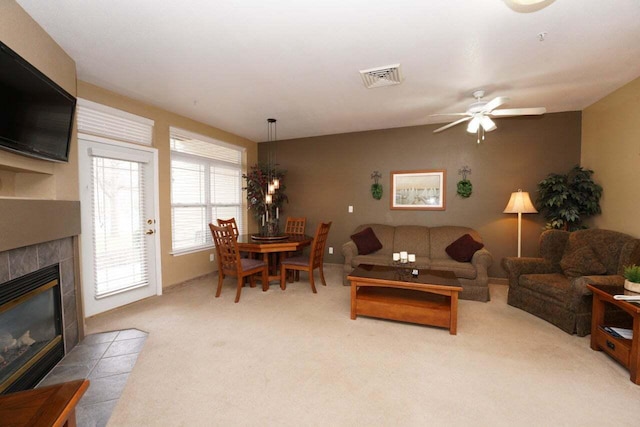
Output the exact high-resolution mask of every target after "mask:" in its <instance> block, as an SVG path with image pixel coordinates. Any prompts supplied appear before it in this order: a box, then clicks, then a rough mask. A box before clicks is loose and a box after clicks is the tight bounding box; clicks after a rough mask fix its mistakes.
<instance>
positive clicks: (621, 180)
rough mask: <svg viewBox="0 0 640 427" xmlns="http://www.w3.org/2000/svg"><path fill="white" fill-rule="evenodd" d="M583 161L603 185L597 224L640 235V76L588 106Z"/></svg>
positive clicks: (601, 226)
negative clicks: (639, 218)
mask: <svg viewBox="0 0 640 427" xmlns="http://www.w3.org/2000/svg"><path fill="white" fill-rule="evenodd" d="M582 117H583V119H582V165H583V166H584V167H587V168H589V169H592V170H594V171H595V175H594V177H595V178H596V180H597V181H598V182H599V183H600V184H601V185H602V187H603V192H602V200H601V202H600V206H601V208H602V215H599V216H596V217H594V218H593V219H592V220H591V224H593V226H595V227H598V228H607V229H610V230H616V231H621V232H623V233H628V234H631V235H632V236H635V237H640V221H638V209H639V208H640V204H639V203H638V200H640V186H638V183H640V78H638V79H636V80H634V81H632V82H631V83H628V84H627V85H625V86H623V87H622V88H620V89H618V90H616V91H615V92H613V93H611V94H609V95H608V96H606V97H605V98H603V99H601V100H600V101H598V102H596V103H595V104H593V105H591V106H590V107H588V108H586V109H585V110H584V112H583V116H582Z"/></svg>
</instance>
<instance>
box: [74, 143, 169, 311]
mask: <svg viewBox="0 0 640 427" xmlns="http://www.w3.org/2000/svg"><path fill="white" fill-rule="evenodd" d="M78 139H79V153H80V154H79V163H80V192H81V194H80V197H81V204H82V208H81V210H82V213H81V215H82V235H81V245H82V279H83V286H82V287H83V301H84V310H85V316H92V315H95V314H98V313H101V312H103V311H107V310H111V309H113V308H116V307H119V306H122V305H125V304H129V303H131V302H134V301H137V300H140V299H142V298H146V297H149V296H153V295H156V294H160V293H161V289H162V287H161V283H160V278H159V273H158V272H159V269H158V263H159V256H158V253H157V252H158V250H159V247H160V244H159V239H158V233H157V231H158V225H159V224H158V222H157V218H158V215H157V201H156V197H157V196H156V194H157V191H156V188H155V187H156V172H155V168H156V161H157V151H156V150H155V149H152V148H146V147H139V146H136V145H134V144H125V143H118V142H113V141H110V140H107V139H105V138H100V137H90V136H87V135H80V136H79V138H78Z"/></svg>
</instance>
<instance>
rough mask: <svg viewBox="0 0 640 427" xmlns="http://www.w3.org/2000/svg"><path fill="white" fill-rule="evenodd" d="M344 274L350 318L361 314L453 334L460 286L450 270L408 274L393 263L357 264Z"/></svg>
mask: <svg viewBox="0 0 640 427" xmlns="http://www.w3.org/2000/svg"><path fill="white" fill-rule="evenodd" d="M347 278H348V279H349V281H351V318H352V319H355V318H356V317H357V316H358V315H362V316H369V317H378V318H382V319H390V320H399V321H402V322H410V323H418V324H421V325H429V326H439V327H442V328H447V329H449V333H450V334H451V335H456V333H457V327H458V292H460V291H462V287H461V286H460V283H459V282H458V279H456V276H455V274H453V272H451V271H438V270H424V269H422V270H419V274H418V276H417V277H412V276H411V275H410V274H406V271H402V269H399V268H396V267H392V266H379V265H368V264H361V265H359V266H358V267H356V268H355V269H354V270H353V271H352V272H351V274H350V275H349V276H347Z"/></svg>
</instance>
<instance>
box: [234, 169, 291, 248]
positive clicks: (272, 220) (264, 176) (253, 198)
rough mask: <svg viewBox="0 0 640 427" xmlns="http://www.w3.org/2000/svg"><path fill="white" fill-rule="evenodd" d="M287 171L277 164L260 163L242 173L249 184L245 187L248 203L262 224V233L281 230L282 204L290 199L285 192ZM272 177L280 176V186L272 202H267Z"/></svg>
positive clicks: (259, 223)
mask: <svg viewBox="0 0 640 427" xmlns="http://www.w3.org/2000/svg"><path fill="white" fill-rule="evenodd" d="M286 173H287V172H286V171H283V170H280V169H277V168H276V167H275V166H269V165H267V164H263V163H258V164H256V165H253V166H251V168H250V169H249V171H248V172H247V173H246V174H244V175H242V178H244V179H245V180H246V182H247V186H246V187H244V188H243V190H247V202H248V203H247V204H248V206H249V210H250V211H252V212H253V216H254V218H255V219H256V221H257V222H258V225H259V226H260V234H263V235H268V236H274V235H277V234H278V233H279V231H280V227H279V219H280V214H281V213H282V206H283V205H284V202H288V201H289V198H288V197H287V195H286V194H285V190H286V186H285V185H284V177H285V175H286ZM270 178H271V179H273V178H278V180H279V181H280V187H279V188H278V190H276V192H275V193H274V194H273V196H272V203H269V204H267V203H266V202H265V196H266V194H267V185H268V183H269V179H270Z"/></svg>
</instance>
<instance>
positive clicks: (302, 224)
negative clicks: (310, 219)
mask: <svg viewBox="0 0 640 427" xmlns="http://www.w3.org/2000/svg"><path fill="white" fill-rule="evenodd" d="M306 228H307V218H306V217H297V218H296V217H292V216H289V217H287V222H286V225H285V227H284V234H295V235H300V236H303V235H304V233H305V229H306ZM297 255H302V251H297V252H289V253H287V256H288V257H294V256H297ZM291 273H292V274H291V276H290V280H289V281H290V282H293V281H294V280H296V281H297V280H300V272H299V271H292V272H291Z"/></svg>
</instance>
